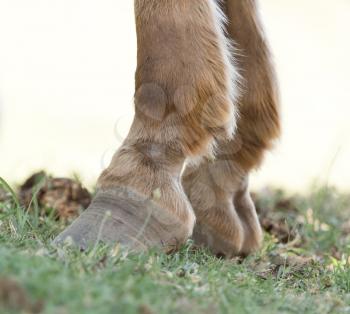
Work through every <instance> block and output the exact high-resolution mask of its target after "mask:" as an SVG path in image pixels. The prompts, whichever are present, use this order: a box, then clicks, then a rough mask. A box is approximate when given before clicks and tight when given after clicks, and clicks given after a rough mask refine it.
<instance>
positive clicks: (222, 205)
mask: <svg viewBox="0 0 350 314" xmlns="http://www.w3.org/2000/svg"><path fill="white" fill-rule="evenodd" d="M218 1H219V0H135V18H136V31H137V44H138V54H137V71H136V78H135V81H136V84H135V89H136V92H135V118H134V121H133V124H132V126H131V129H130V132H129V134H128V136H127V138H126V140H125V141H124V143H123V144H122V146H121V148H120V149H119V150H118V151H117V152H116V154H115V155H114V157H113V160H112V162H111V164H110V166H109V167H108V168H107V169H106V170H105V171H104V172H103V173H102V175H101V177H100V179H99V192H98V193H97V196H96V198H95V200H94V202H93V204H92V205H91V206H90V208H89V209H88V210H87V211H86V212H85V214H83V215H82V216H81V217H80V218H78V220H77V221H76V222H75V223H74V224H73V225H72V226H71V227H70V228H68V229H67V230H66V231H65V232H63V234H62V235H61V236H59V237H58V242H60V241H61V242H62V241H64V239H65V238H67V237H69V236H70V235H71V236H72V237H73V238H74V239H76V240H77V241H78V242H79V243H80V245H81V246H82V247H83V246H84V245H86V243H87V242H93V241H98V240H99V239H96V237H97V236H98V235H101V236H102V238H101V239H106V240H108V241H112V242H114V241H119V242H121V243H123V244H125V245H127V246H129V247H133V246H134V244H135V241H131V242H130V239H136V240H137V243H139V242H140V243H141V244H142V246H145V247H146V248H148V247H149V245H153V244H158V245H159V244H161V246H162V247H163V248H169V247H178V244H181V243H183V242H185V241H186V239H187V238H188V237H189V236H190V235H191V233H192V231H193V227H194V223H195V215H194V212H193V209H192V207H193V208H194V211H195V214H196V217H197V221H198V222H197V226H196V228H195V231H194V239H195V241H196V242H197V243H198V244H202V245H205V246H208V247H209V248H211V249H212V251H213V252H215V253H218V254H222V253H223V254H225V255H226V256H232V255H235V254H248V253H250V252H252V251H254V250H256V249H257V248H258V247H259V246H260V243H261V239H262V231H261V227H260V224H259V220H258V217H257V214H256V211H255V207H254V204H253V202H252V200H251V197H250V194H249V189H248V188H249V185H248V177H249V172H250V171H251V170H252V169H253V168H255V167H258V166H259V165H260V164H261V162H262V159H263V155H264V152H265V151H266V150H267V149H269V148H271V146H272V143H273V141H274V140H275V139H276V138H277V137H278V135H279V133H280V124H279V123H280V122H279V108H278V93H277V87H276V79H275V75H274V69H273V66H272V62H271V57H270V52H269V49H268V47H267V44H266V41H265V39H264V34H263V31H262V27H261V24H260V20H259V18H258V16H257V10H256V5H255V1H254V0H222V1H220V3H222V5H223V9H224V11H225V12H226V14H227V18H228V25H227V30H228V33H229V35H230V37H231V39H232V40H233V41H234V44H235V45H236V46H237V49H238V51H239V55H238V56H237V63H238V66H239V68H240V69H241V76H242V77H243V82H242V85H243V88H242V94H241V96H240V98H239V99H238V101H237V100H236V98H235V91H236V89H237V82H236V81H235V80H236V78H235V77H236V75H235V68H234V67H233V66H232V63H231V62H230V60H229V59H230V57H231V58H232V59H233V58H234V55H233V53H230V51H229V44H228V41H227V38H226V37H225V34H224V31H223V29H222V23H223V20H222V12H221V11H220V10H219V9H218V5H217V3H218ZM236 102H237V105H236ZM236 107H238V109H239V115H240V118H239V120H238V129H237V132H236V134H235V136H234V137H233V138H232V136H233V135H234V130H235V129H236V119H235V118H236V116H235V112H236ZM213 147H216V159H215V160H212V159H211V158H209V157H208V156H212V148H213ZM197 157H204V161H203V160H202V163H200V164H199V166H198V165H194V163H190V165H189V166H187V168H186V169H185V172H184V175H183V179H182V180H181V172H182V169H183V166H184V163H185V160H191V159H195V158H197ZM181 181H182V182H183V186H184V188H185V190H184V188H183V186H182V182H181ZM185 191H186V193H185ZM186 194H187V196H188V198H189V200H190V202H191V203H190V202H189V200H188V198H187V196H186ZM191 205H192V206H191ZM135 211H136V212H135ZM104 212H106V214H107V213H109V215H107V216H106V217H107V218H106V220H105V218H104V216H105V215H104ZM148 212H150V215H148ZM161 217H163V218H164V219H163V218H161ZM148 219H149V221H148ZM104 222H106V224H107V225H106V227H105V228H104V229H103V230H102V232H100V230H99V225H98V226H96V224H99V223H101V224H102V223H104ZM116 228H118V229H117V230H116ZM139 235H142V236H143V237H144V239H142V240H141V241H139V240H140V239H139ZM146 238H147V239H146ZM163 242H165V243H163ZM79 243H78V244H79ZM149 243H151V244H149ZM152 243H153V244H152ZM166 250H168V249H166Z"/></svg>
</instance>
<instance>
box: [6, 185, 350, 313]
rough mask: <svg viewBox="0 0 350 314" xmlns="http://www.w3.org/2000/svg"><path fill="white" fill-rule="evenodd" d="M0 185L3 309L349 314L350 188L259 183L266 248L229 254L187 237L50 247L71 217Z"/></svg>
mask: <svg viewBox="0 0 350 314" xmlns="http://www.w3.org/2000/svg"><path fill="white" fill-rule="evenodd" d="M1 185H2V186H3V192H1V193H0V199H1V201H0V313H59V314H61V313H62V314H63V313H74V314H76V313H94V314H95V313H123V314H124V313H140V314H148V313H157V314H158V313H235V314H236V313H237V314H240V313H268V314H273V313H299V314H301V313H317V314H319V313H350V258H349V256H350V195H346V194H341V193H339V192H338V191H336V190H335V189H332V188H330V187H314V188H312V189H310V192H309V193H308V194H307V195H304V196H300V195H293V196H291V195H288V194H286V193H284V192H282V191H279V190H273V189H265V190H263V191H260V192H259V193H258V194H257V195H255V199H256V203H257V205H258V209H259V214H260V217H261V221H262V224H263V226H264V229H265V241H264V246H263V248H262V249H261V250H260V251H259V252H258V253H256V254H254V255H252V256H249V257H247V258H245V259H242V258H236V259H233V260H224V259H220V258H217V257H215V256H212V255H211V254H210V253H209V252H207V251H205V250H202V249H198V248H196V247H195V246H194V245H193V243H191V241H189V242H188V244H187V245H186V246H184V247H183V248H182V249H181V250H180V251H179V252H177V253H174V254H170V255H166V254H162V253H160V252H157V251H152V252H149V253H147V254H146V253H145V254H140V255H133V254H128V253H127V252H126V251H124V250H123V249H121V248H120V247H119V246H118V245H116V246H115V247H103V246H100V245H96V246H95V247H93V248H91V250H90V251H88V252H79V251H77V250H74V249H73V248H71V247H69V246H68V245H67V247H64V248H55V247H52V246H51V245H50V241H51V240H52V239H53V237H54V236H55V235H56V234H57V233H58V232H59V231H60V230H62V229H63V228H64V226H65V225H66V224H67V223H68V222H69V219H68V220H67V219H66V218H67V217H63V218H62V217H58V215H57V211H55V210H54V209H53V208H50V206H49V207H48V206H45V204H42V203H41V202H40V200H38V199H37V197H38V193H37V191H36V192H35V191H34V192H33V195H34V197H33V199H32V201H31V202H30V204H27V205H26V206H24V205H23V204H22V203H21V201H20V200H19V199H18V197H17V193H15V192H13V191H12V190H11V189H10V188H9V186H8V185H7V184H6V183H5V182H4V181H1ZM1 195H2V196H1ZM61 205H62V204H61V203H60V206H61ZM51 207H52V206H51Z"/></svg>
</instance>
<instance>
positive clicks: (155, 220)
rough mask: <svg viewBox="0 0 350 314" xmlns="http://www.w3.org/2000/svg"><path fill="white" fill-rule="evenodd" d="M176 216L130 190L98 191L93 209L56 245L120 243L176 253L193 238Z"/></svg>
mask: <svg viewBox="0 0 350 314" xmlns="http://www.w3.org/2000/svg"><path fill="white" fill-rule="evenodd" d="M191 231H192V230H190V228H189V227H188V225H187V224H186V223H184V222H183V221H181V220H180V219H179V217H177V216H176V215H175V214H174V213H172V212H170V211H168V210H165V209H163V208H160V207H159V206H158V205H157V204H155V202H153V201H152V200H150V199H147V198H146V197H145V196H142V195H140V194H139V193H137V192H135V191H133V190H131V189H128V188H115V189H113V190H108V191H102V190H101V191H99V192H98V193H97V195H96V197H95V198H94V200H93V201H92V204H91V205H90V207H89V208H88V209H87V210H86V211H85V212H84V213H83V214H82V215H81V216H80V217H79V218H77V219H76V220H75V221H74V222H73V224H72V225H71V226H69V227H68V228H67V229H66V230H64V231H63V232H62V233H61V234H59V235H58V236H57V237H56V239H55V240H54V242H53V243H54V245H59V244H64V243H67V242H70V243H72V244H73V245H74V246H77V247H79V248H81V249H84V250H85V249H87V248H89V247H92V246H94V245H95V244H96V243H99V242H102V243H105V244H110V245H116V244H121V245H122V246H125V247H126V248H128V249H130V250H132V251H144V250H146V249H148V248H152V247H157V248H161V249H162V250H164V251H165V252H169V251H173V250H176V249H177V248H178V247H179V246H180V245H181V244H183V243H184V242H185V241H186V240H187V238H188V237H189V236H190V235H191Z"/></svg>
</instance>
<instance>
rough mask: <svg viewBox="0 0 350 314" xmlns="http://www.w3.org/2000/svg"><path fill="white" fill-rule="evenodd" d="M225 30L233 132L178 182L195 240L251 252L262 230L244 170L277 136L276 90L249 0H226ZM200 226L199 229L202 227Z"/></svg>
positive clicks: (255, 163) (228, 250) (225, 249)
mask: <svg viewBox="0 0 350 314" xmlns="http://www.w3.org/2000/svg"><path fill="white" fill-rule="evenodd" d="M223 4H224V10H225V12H226V14H227V16H228V21H229V24H228V26H227V28H228V33H229V34H230V36H231V38H232V40H233V41H234V43H235V46H236V47H237V50H238V52H239V53H238V54H237V60H236V62H237V64H238V67H239V68H240V73H241V75H242V77H243V81H242V84H243V88H242V94H241V97H240V98H239V100H238V107H239V116H240V118H239V120H238V128H237V133H236V136H235V138H234V139H233V140H231V141H220V142H219V143H218V149H217V156H216V160H214V161H211V160H207V161H205V162H203V163H202V164H201V165H200V166H199V167H198V168H196V167H188V168H187V169H186V171H185V174H184V179H183V184H184V187H185V190H186V192H187V195H188V196H189V199H190V201H191V204H192V206H193V208H194V210H195V214H196V217H197V226H196V228H195V234H194V238H195V240H196V241H197V242H198V243H200V244H204V245H206V246H209V247H210V248H211V249H212V250H213V251H214V252H215V253H221V254H225V255H233V254H237V253H242V254H247V253H250V252H252V251H254V250H256V249H257V248H258V247H259V246H260V243H261V240H262V231H261V227H260V224H259V221H258V218H257V214H256V211H255V206H254V204H253V202H252V200H251V197H250V194H249V191H248V176H249V172H250V171H251V170H252V169H253V168H256V167H258V166H260V164H261V162H262V160H263V156H264V153H265V152H266V150H268V149H269V148H271V147H272V144H273V141H274V140H275V139H276V138H278V136H279V134H280V114H279V102H278V89H277V84H276V78H275V73H274V68H273V65H272V62H271V54H270V51H269V48H268V45H267V43H266V40H265V35H264V32H263V29H262V26H261V21H260V19H259V17H258V14H257V8H256V3H255V1H254V0H225V1H224V3H223ZM203 230H204V231H203Z"/></svg>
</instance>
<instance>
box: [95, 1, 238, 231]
mask: <svg viewBox="0 0 350 314" xmlns="http://www.w3.org/2000/svg"><path fill="white" fill-rule="evenodd" d="M135 15H136V30H137V43H138V57H137V63H138V65H137V71H136V94H135V111H136V114H135V119H134V122H133V124H132V127H131V129H130V132H129V135H128V137H127V139H126V140H125V142H124V143H123V145H122V147H121V148H120V149H119V150H118V152H117V153H116V154H115V156H114V158H113V161H112V163H111V165H110V166H109V167H108V168H107V169H106V170H105V171H104V172H103V173H102V175H101V177H100V179H99V185H100V187H101V189H104V190H106V189H112V188H115V187H117V186H124V187H129V188H131V189H133V190H135V191H137V192H138V193H140V194H142V195H145V196H147V197H149V198H153V199H154V201H155V202H156V203H157V204H158V205H160V206H161V207H162V208H164V210H168V211H171V212H173V213H176V215H178V217H179V218H180V219H181V220H182V221H183V222H184V224H187V225H188V235H190V234H191V233H192V228H193V224H194V220H195V219H194V215H193V213H192V208H191V206H190V204H189V202H188V200H187V197H186V195H185V193H184V191H183V188H182V186H181V182H180V173H181V170H182V167H183V164H184V161H185V158H187V157H194V156H198V155H203V154H207V153H208V151H210V146H211V145H212V143H213V141H214V138H215V137H217V136H219V134H221V133H223V132H225V130H226V128H227V129H229V128H230V125H231V124H233V123H235V121H234V115H233V112H234V107H233V104H232V101H231V98H230V94H229V90H230V87H231V86H230V84H231V82H230V80H229V79H228V77H229V73H227V67H226V64H225V62H224V61H225V60H224V59H223V57H222V55H223V54H222V51H220V49H221V47H220V42H219V36H218V35H219V34H218V32H217V28H216V27H215V25H214V22H215V20H214V16H213V14H212V11H211V8H210V6H209V4H208V1H207V0H206V1H203V0H193V1H188V0H166V1H165V0H164V1H159V0H147V1H145V0H136V1H135ZM232 84H233V83H232ZM228 132H229V131H228V130H227V133H228ZM228 136H229V134H227V137H228ZM155 191H156V192H157V193H156V194H158V197H156V198H154V197H153V194H154V193H155ZM140 210H141V208H140Z"/></svg>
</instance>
